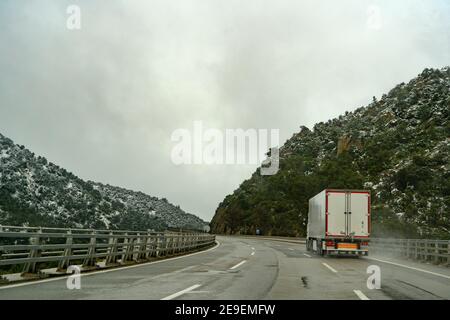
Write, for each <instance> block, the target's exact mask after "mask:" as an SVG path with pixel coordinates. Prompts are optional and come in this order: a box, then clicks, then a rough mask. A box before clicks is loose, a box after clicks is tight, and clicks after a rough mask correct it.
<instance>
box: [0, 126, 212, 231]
mask: <svg viewBox="0 0 450 320" xmlns="http://www.w3.org/2000/svg"><path fill="white" fill-rule="evenodd" d="M0 224H3V225H7V224H8V225H29V226H58V227H79V228H97V229H99V228H101V229H103V228H107V229H134V230H145V229H154V230H164V229H166V228H167V227H172V228H190V229H198V230H202V229H203V227H204V226H205V225H207V223H206V222H205V221H203V220H201V219H200V218H198V217H196V216H194V215H192V214H188V213H186V212H184V211H183V210H182V209H180V207H178V206H175V205H173V204H171V203H169V202H168V201H167V200H166V199H164V198H163V199H158V198H156V197H151V196H149V195H146V194H144V193H142V192H134V191H131V190H127V189H123V188H119V187H113V186H109V185H103V184H100V183H96V182H92V181H83V180H81V179H80V178H78V177H77V176H75V175H74V174H72V173H70V172H68V171H66V170H65V169H63V168H61V167H59V166H57V165H55V164H53V163H50V162H48V161H47V160H46V159H45V158H43V157H41V156H36V155H35V154H34V153H32V152H31V151H29V150H28V149H26V148H25V147H24V146H19V145H16V144H14V142H13V141H12V140H10V139H8V138H6V137H4V136H3V135H1V134H0Z"/></svg>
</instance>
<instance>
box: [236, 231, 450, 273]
mask: <svg viewBox="0 0 450 320" xmlns="http://www.w3.org/2000/svg"><path fill="white" fill-rule="evenodd" d="M242 237H248V238H254V239H263V240H264V239H270V240H276V241H286V242H298V243H303V242H304V241H306V239H305V238H294V237H277V236H242ZM372 253H375V254H380V255H392V256H396V257H399V258H406V259H411V260H417V261H423V262H432V263H435V264H442V265H446V266H448V267H450V240H427V239H393V238H370V240H369V254H372Z"/></svg>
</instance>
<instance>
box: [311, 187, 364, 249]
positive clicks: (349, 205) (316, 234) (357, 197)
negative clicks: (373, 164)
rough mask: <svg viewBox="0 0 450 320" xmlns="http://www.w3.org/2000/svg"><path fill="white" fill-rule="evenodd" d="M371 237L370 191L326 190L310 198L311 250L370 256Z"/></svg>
mask: <svg viewBox="0 0 450 320" xmlns="http://www.w3.org/2000/svg"><path fill="white" fill-rule="evenodd" d="M369 237H370V192H369V191H366V190H337V189H325V190H323V191H322V192H320V193H319V194H317V195H316V196H314V197H312V198H311V199H309V211H308V227H307V237H306V248H307V250H308V251H313V252H316V253H317V254H319V255H324V254H346V255H368V254H369Z"/></svg>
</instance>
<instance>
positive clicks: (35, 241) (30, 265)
mask: <svg viewBox="0 0 450 320" xmlns="http://www.w3.org/2000/svg"><path fill="white" fill-rule="evenodd" d="M25 232H26V231H25ZM37 233H42V228H39V230H38V231H37ZM29 241H30V244H31V245H34V246H39V244H40V242H41V238H40V237H39V235H37V236H36V237H31V238H30V239H29ZM40 255H41V250H40V249H38V248H33V249H30V253H29V254H28V258H37V257H40ZM22 273H36V262H27V263H25V265H24V266H23V270H22Z"/></svg>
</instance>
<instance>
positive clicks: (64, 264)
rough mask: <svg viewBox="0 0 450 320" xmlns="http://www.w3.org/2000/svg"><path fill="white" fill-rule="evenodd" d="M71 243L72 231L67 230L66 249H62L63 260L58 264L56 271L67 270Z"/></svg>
mask: <svg viewBox="0 0 450 320" xmlns="http://www.w3.org/2000/svg"><path fill="white" fill-rule="evenodd" d="M72 243H73V238H72V231H71V230H70V229H69V230H67V236H66V245H67V247H66V248H64V253H63V255H64V259H63V260H61V261H60V262H59V263H58V271H61V270H64V269H66V268H67V266H68V265H69V262H70V258H69V257H70V256H71V255H72V247H71V246H72Z"/></svg>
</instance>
